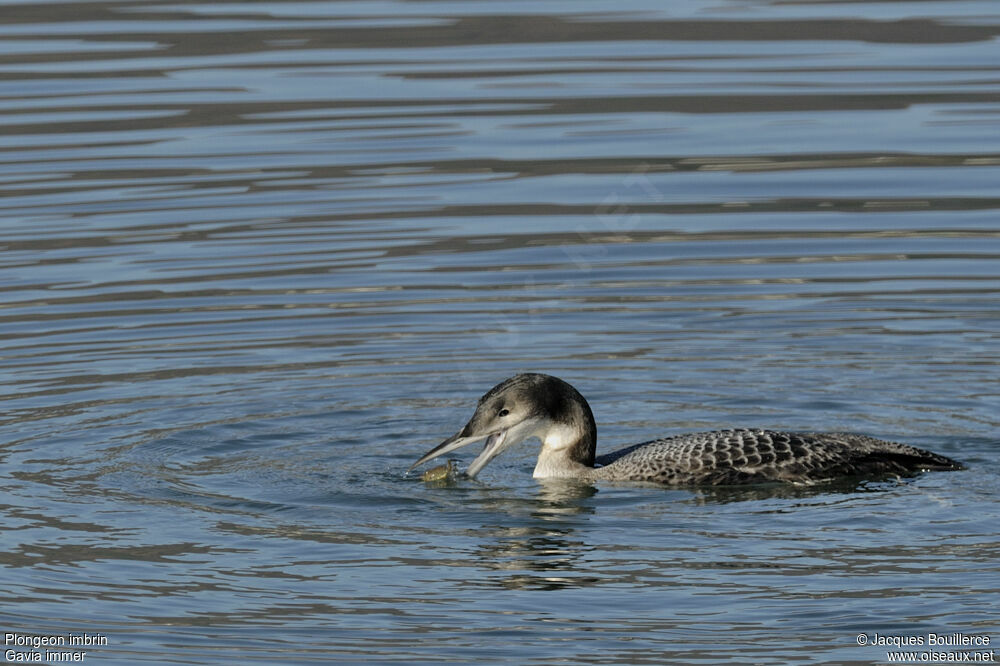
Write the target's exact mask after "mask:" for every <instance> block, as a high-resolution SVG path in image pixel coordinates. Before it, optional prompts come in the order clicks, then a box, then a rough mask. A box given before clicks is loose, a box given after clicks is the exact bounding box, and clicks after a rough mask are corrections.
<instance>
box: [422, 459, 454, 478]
mask: <svg viewBox="0 0 1000 666" xmlns="http://www.w3.org/2000/svg"><path fill="white" fill-rule="evenodd" d="M454 476H455V461H454V460H449V461H448V462H447V464H445V465H438V466H437V467H432V468H431V469H429V470H427V471H426V472H424V473H423V474H421V475H420V479H421V480H423V481H431V482H433V481H450V480H451V479H452V478H453V477H454Z"/></svg>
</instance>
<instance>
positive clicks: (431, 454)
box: [406, 429, 507, 478]
mask: <svg viewBox="0 0 1000 666" xmlns="http://www.w3.org/2000/svg"><path fill="white" fill-rule="evenodd" d="M464 432H465V429H462V430H461V431H460V432H458V433H456V434H454V435H452V436H451V437H449V438H448V439H446V440H444V441H443V442H441V443H440V444H438V445H437V446H435V447H434V448H433V449H431V450H430V451H428V452H427V453H425V454H424V455H422V456H420V459H419V460H417V462H415V463H413V464H412V465H410V469H408V470H406V473H407V474H409V473H410V472H412V471H413V469H414V468H415V467H418V466H419V465H422V464H424V463H425V462H427V461H428V460H433V459H434V458H437V457H439V456H443V455H444V454H446V453H450V452H452V451H454V450H455V449H460V448H462V447H463V446H465V445H467V444H472V443H473V442H478V441H479V440H481V439H483V438H486V446H484V447H483V452H482V453H480V454H479V455H478V456H477V457H476V459H475V460H473V461H472V463H471V464H470V465H469V468H468V469H467V470H465V473H466V475H467V476H468V477H469V478H473V477H475V476H476V475H477V474H479V472H480V471H481V470H482V469H483V467H486V463H488V462H489V461H491V460H493V459H494V458H496V457H497V455H499V454H500V452H501V451H503V449H504V448H505V447H504V446H503V443H504V441H505V440H506V439H507V431H506V430H501V431H500V432H495V433H493V434H490V435H469V436H466V435H463V434H462V433H464Z"/></svg>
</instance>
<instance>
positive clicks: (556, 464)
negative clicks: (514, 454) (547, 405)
mask: <svg viewBox="0 0 1000 666" xmlns="http://www.w3.org/2000/svg"><path fill="white" fill-rule="evenodd" d="M546 425H547V426H548V427H547V428H545V430H544V432H539V433H538V437H539V439H541V440H542V450H541V451H539V452H538V463H536V464H535V472H534V473H533V474H532V476H534V477H535V478H536V479H552V478H568V477H579V476H580V470H581V469H586V467H585V466H584V465H582V464H580V463H578V462H575V461H573V460H571V459H570V457H569V452H570V449H571V448H572V447H573V446H574V445H576V444H577V442H579V441H580V438H581V437H582V436H583V433H581V432H580V429H579V428H575V427H573V426H571V425H568V424H564V423H551V422H549V423H547V424H546Z"/></svg>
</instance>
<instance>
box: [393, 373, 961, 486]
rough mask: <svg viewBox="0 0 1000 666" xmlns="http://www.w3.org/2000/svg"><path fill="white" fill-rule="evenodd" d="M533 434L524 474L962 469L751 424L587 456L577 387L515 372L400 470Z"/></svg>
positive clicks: (880, 447)
mask: <svg viewBox="0 0 1000 666" xmlns="http://www.w3.org/2000/svg"><path fill="white" fill-rule="evenodd" d="M533 437H534V438H538V439H539V440H541V442H542V448H541V450H540V451H539V453H538V462H537V463H536V465H535V472H534V477H535V478H539V479H546V478H572V479H579V480H581V481H640V482H651V483H659V484H666V485H675V486H679V485H735V484H747V483H768V482H785V483H792V484H813V483H817V482H821V481H827V480H833V479H837V478H842V477H854V476H869V477H884V476H888V475H906V474H914V473H917V472H922V471H926V470H952V469H962V468H963V466H962V464H961V463H959V462H957V461H955V460H952V459H950V458H946V457H945V456H941V455H938V454H936V453H932V452H930V451H925V450H924V449H918V448H916V447H913V446H907V445H906V444H897V443H896V442H889V441H884V440H880V439H875V438H874V437H867V436H865V435H854V434H849V433H797V432H779V431H775V430H761V429H756V428H741V429H734V430H719V431H714V432H700V433H693V434H687V435H676V436H673V437H665V438H663V439H656V440H653V441H649V442H644V443H641V444H636V445H634V446H628V447H625V448H623V449H619V450H618V451H614V452H612V453H608V454H605V455H603V456H595V449H596V444H597V425H596V423H595V422H594V414H593V412H591V410H590V405H588V404H587V401H586V400H585V399H584V397H583V396H582V395H580V392H579V391H577V390H576V389H575V388H573V387H572V386H570V385H569V384H568V383H566V382H564V381H563V380H561V379H559V378H558V377H553V376H551V375H543V374H538V373H525V374H519V375H515V376H514V377H511V378H509V379H507V380H505V381H503V382H501V383H499V384H497V385H496V386H494V387H493V388H492V389H490V390H489V391H488V392H487V393H486V394H485V395H484V396H483V397H482V398H480V399H479V404H478V405H477V406H476V411H475V413H474V414H473V415H472V418H471V419H470V420H469V422H468V423H467V424H466V425H465V427H464V428H462V429H461V430H460V431H459V432H458V433H456V434H455V435H453V436H452V437H449V438H448V439H446V440H445V441H443V442H441V443H440V444H439V445H437V446H436V447H434V448H433V449H431V450H430V451H428V452H427V453H425V454H424V455H423V456H421V458H420V459H419V460H417V462H415V463H413V465H412V466H411V467H410V469H409V470H408V471H412V470H413V469H414V468H415V467H417V466H418V465H421V464H423V463H425V462H427V461H428V460H432V459H433V458H437V457H438V456H442V455H444V454H446V453H449V452H451V451H454V450H455V449H458V448H461V447H463V446H466V445H468V444H472V443H473V442H477V441H480V440H483V439H485V440H486V444H485V446H484V448H483V451H482V453H480V454H479V455H478V456H477V457H476V459H475V460H473V461H472V463H471V464H470V465H469V467H468V469H467V470H466V474H467V475H468V476H469V477H475V476H476V475H477V474H479V472H480V471H482V469H483V467H485V466H486V464H487V463H488V462H490V461H491V460H493V459H494V458H496V457H497V456H498V455H500V454H501V453H503V452H504V451H506V450H507V449H509V448H510V447H512V446H514V445H515V444H518V443H520V442H523V441H525V440H528V439H531V438H533Z"/></svg>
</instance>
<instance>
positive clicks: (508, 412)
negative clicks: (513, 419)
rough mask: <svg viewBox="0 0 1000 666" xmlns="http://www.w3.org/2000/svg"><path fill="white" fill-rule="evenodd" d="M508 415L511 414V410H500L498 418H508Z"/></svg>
mask: <svg viewBox="0 0 1000 666" xmlns="http://www.w3.org/2000/svg"><path fill="white" fill-rule="evenodd" d="M508 414H510V410H509V409H501V410H500V411H499V412H498V413H497V416H507V415H508Z"/></svg>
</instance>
